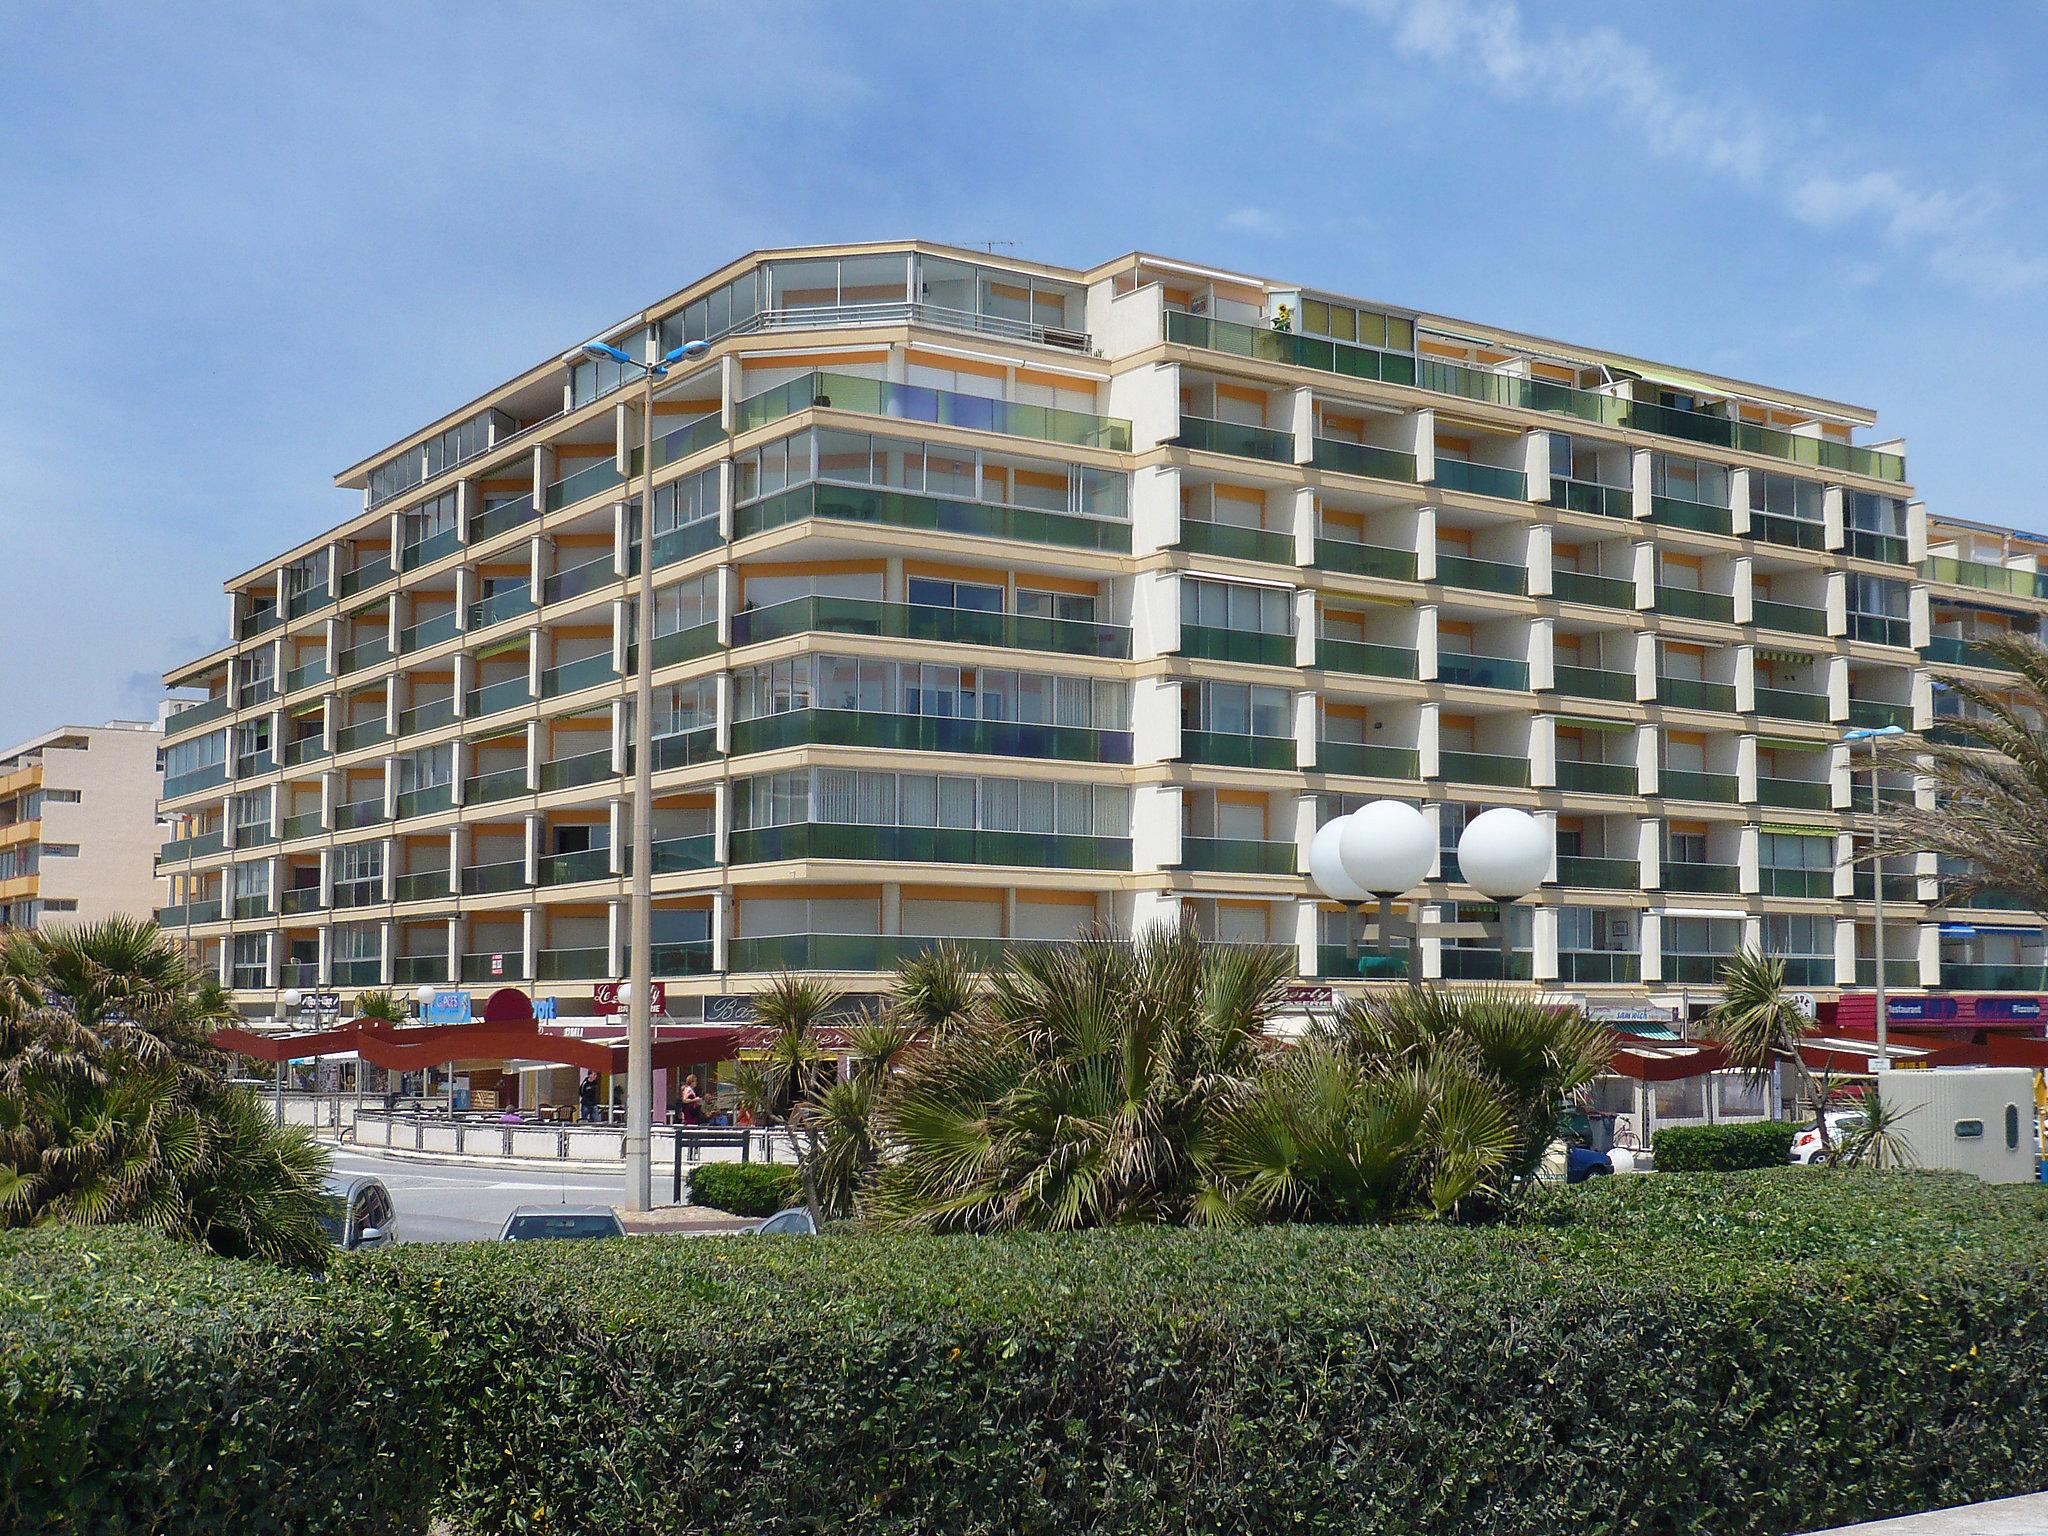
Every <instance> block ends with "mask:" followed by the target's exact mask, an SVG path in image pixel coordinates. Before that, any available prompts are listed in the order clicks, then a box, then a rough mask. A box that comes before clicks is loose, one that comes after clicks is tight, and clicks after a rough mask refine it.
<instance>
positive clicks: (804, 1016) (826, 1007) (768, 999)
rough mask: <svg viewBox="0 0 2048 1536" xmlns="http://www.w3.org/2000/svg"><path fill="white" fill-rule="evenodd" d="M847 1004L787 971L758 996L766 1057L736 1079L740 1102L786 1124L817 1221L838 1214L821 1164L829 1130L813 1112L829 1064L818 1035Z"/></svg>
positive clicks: (819, 985) (823, 986)
mask: <svg viewBox="0 0 2048 1536" xmlns="http://www.w3.org/2000/svg"><path fill="white" fill-rule="evenodd" d="M843 1004H844V998H843V996H842V995H841V994H840V992H839V991H838V990H837V989H836V988H833V987H830V986H827V985H826V984H825V983H824V982H821V981H818V980H817V979H815V978H814V977H809V976H798V975H793V974H791V973H789V972H784V973H783V974H782V975H780V976H777V977H776V978H775V979H774V980H773V981H771V982H770V983H769V984H768V985H767V986H766V987H765V988H763V989H762V990H761V991H759V992H757V993H755V994H754V1016H755V1019H756V1020H757V1021H758V1022H759V1023H760V1024H761V1025H762V1026H763V1027H765V1028H766V1029H767V1030H768V1032H769V1034H768V1043H767V1046H766V1048H765V1049H764V1050H763V1051H762V1053H761V1054H760V1056H759V1057H758V1058H756V1059H755V1060H753V1061H750V1062H745V1063H742V1064H741V1067H740V1069H739V1071H738V1072H736V1073H735V1074H734V1076H733V1086H734V1088H735V1089H736V1090H737V1092H738V1095H739V1100H740V1102H741V1103H742V1104H744V1105H745V1106H746V1107H747V1108H748V1109H749V1110H751V1111H752V1112H753V1113H754V1115H755V1116H756V1117H757V1118H758V1119H761V1120H763V1121H766V1122H769V1123H773V1122H775V1121H777V1120H779V1121H781V1122H782V1124H783V1126H784V1128H785V1129H786V1130H788V1132H789V1137H790V1146H791V1148H792V1149H793V1150H794V1152H795V1154H796V1167H797V1178H798V1181H799V1182H800V1183H801V1185H802V1187H803V1192H804V1205H805V1207H806V1208H807V1209H808V1210H809V1211H810V1213H811V1220H812V1222H813V1223H819V1222H822V1221H823V1220H824V1218H825V1216H826V1215H827V1214H828V1213H830V1214H838V1212H837V1211H836V1210H834V1209H833V1205H832V1196H833V1195H834V1194H835V1193H836V1191H821V1190H820V1188H819V1187H818V1178H817V1164H818V1156H819V1153H820V1151H821V1150H822V1145H821V1144H822V1142H823V1140H824V1136H825V1131H824V1128H823V1127H822V1126H821V1124H820V1123H819V1120H818V1118H817V1116H816V1114H815V1113H814V1112H813V1106H812V1104H811V1100H810V1095H811V1093H812V1091H813V1089H814V1088H815V1087H816V1078H817V1076H818V1074H819V1070H820V1068H821V1067H823V1066H824V1065H825V1064H826V1061H827V1057H826V1054H825V1051H824V1048H823V1047H822V1046H821V1045H820V1044H819V1042H818V1036H817V1032H818V1029H819V1027H820V1026H821V1025H823V1024H824V1023H825V1022H826V1021H827V1020H828V1019H830V1018H831V1017H832V1016H833V1015H834V1014H836V1013H838V1012H839V1011H840V1009H841V1008H842V1006H843Z"/></svg>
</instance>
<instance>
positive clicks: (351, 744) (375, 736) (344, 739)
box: [334, 715, 391, 752]
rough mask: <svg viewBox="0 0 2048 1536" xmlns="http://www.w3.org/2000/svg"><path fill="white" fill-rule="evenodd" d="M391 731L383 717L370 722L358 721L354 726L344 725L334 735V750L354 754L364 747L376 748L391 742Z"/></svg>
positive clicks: (378, 716)
mask: <svg viewBox="0 0 2048 1536" xmlns="http://www.w3.org/2000/svg"><path fill="white" fill-rule="evenodd" d="M390 739H391V731H390V728H389V727H388V725H387V724H386V722H385V719H384V717H383V716H382V715H377V716H374V717H373V718H371V719H368V720H358V721H356V722H355V723H354V724H353V725H344V726H342V727H341V728H340V729H338V730H337V731H335V733H334V750H335V751H337V752H354V751H356V750H358V749H359V748H362V747H374V746H376V745H378V744H379V743H380V742H385V741H389V740H390Z"/></svg>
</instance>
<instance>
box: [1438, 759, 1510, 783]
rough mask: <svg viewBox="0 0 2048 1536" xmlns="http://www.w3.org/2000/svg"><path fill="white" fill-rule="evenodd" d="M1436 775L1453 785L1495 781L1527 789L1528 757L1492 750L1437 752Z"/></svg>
mask: <svg viewBox="0 0 2048 1536" xmlns="http://www.w3.org/2000/svg"><path fill="white" fill-rule="evenodd" d="M1437 775H1438V776H1439V777H1440V778H1443V779H1447V780H1449V781H1450V782H1451V783H1453V784H1497V785H1502V786H1506V787H1513V788H1523V789H1526V788H1527V787H1528V785H1529V760H1528V759H1527V758H1526V757H1501V756H1499V755H1497V754H1495V753H1492V752H1439V753H1438V754H1437Z"/></svg>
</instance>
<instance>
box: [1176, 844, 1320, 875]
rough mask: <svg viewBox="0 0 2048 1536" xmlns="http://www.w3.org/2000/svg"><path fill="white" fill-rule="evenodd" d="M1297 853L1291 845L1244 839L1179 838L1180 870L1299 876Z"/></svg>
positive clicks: (1298, 857)
mask: <svg viewBox="0 0 2048 1536" xmlns="http://www.w3.org/2000/svg"><path fill="white" fill-rule="evenodd" d="M1299 862H1300V852H1299V850H1298V849H1296V847H1295V846H1294V844H1292V843H1273V842H1259V841H1255V840H1253V839H1251V838H1245V837H1186V836H1184V837H1182V838H1181V840H1180V865H1179V867H1180V868H1182V869H1194V870H1204V871H1212V872H1215V873H1219V874H1238V875H1293V874H1296V873H1299V871H1298V869H1297V865H1298V864H1299Z"/></svg>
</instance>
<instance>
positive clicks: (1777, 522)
mask: <svg viewBox="0 0 2048 1536" xmlns="http://www.w3.org/2000/svg"><path fill="white" fill-rule="evenodd" d="M1749 534H1750V537H1751V538H1753V539H1761V540H1763V541H1764V542H1765V543H1766V544H1777V545H1780V546H1782V547H1784V548H1786V549H1825V548H1826V547H1827V529H1826V527H1825V526H1823V525H1822V524H1820V523H1816V522H1810V521H1808V520H1807V519H1806V518H1803V517H1779V516H1777V515H1776V514H1774V513H1770V512H1756V511H1752V512H1751V513H1750V514H1749Z"/></svg>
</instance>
